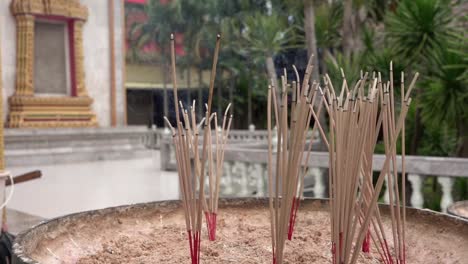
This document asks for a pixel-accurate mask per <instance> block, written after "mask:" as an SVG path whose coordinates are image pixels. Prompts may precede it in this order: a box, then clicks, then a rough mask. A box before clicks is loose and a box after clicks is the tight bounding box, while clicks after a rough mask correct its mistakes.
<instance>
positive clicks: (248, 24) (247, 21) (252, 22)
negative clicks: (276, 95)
mask: <svg viewBox="0 0 468 264" xmlns="http://www.w3.org/2000/svg"><path fill="white" fill-rule="evenodd" d="M243 27H244V28H243V31H242V33H241V39H242V43H243V44H244V49H241V50H240V52H241V53H243V55H244V56H246V57H247V58H255V59H258V58H259V57H260V58H264V60H265V66H266V70H267V73H268V78H269V79H270V80H271V81H272V83H273V85H274V86H275V87H276V88H277V89H278V88H279V84H278V76H277V74H276V69H275V64H274V60H273V58H274V56H275V55H276V54H278V53H279V52H280V51H282V50H284V49H287V48H291V47H294V46H293V45H291V44H290V43H293V40H294V36H293V34H292V30H293V28H291V27H288V24H287V20H286V18H285V17H282V16H279V15H278V14H276V13H272V14H271V15H264V14H261V13H258V12H257V13H254V14H252V15H248V16H246V17H245V18H244V21H243Z"/></svg>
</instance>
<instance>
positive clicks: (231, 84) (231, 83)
mask: <svg viewBox="0 0 468 264" xmlns="http://www.w3.org/2000/svg"><path fill="white" fill-rule="evenodd" d="M235 85H236V79H235V78H234V74H232V73H231V78H229V102H230V103H231V104H234V87H235Z"/></svg>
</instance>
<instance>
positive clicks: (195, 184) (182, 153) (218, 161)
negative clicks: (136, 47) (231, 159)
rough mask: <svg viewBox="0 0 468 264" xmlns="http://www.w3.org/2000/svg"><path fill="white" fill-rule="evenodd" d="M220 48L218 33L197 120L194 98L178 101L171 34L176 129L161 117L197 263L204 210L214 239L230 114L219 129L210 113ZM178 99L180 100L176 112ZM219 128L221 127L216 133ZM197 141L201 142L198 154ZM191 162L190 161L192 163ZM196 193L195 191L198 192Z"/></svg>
mask: <svg viewBox="0 0 468 264" xmlns="http://www.w3.org/2000/svg"><path fill="white" fill-rule="evenodd" d="M219 48H220V35H219V34H218V36H217V40H216V47H215V53H214V58H213V66H212V70H211V77H210V87H209V96H208V103H207V104H205V106H206V112H205V117H204V118H203V119H202V120H201V121H200V122H199V123H197V120H196V115H195V113H196V109H195V101H194V102H193V104H192V106H191V107H190V109H189V110H188V109H186V108H184V106H183V104H182V103H181V102H179V100H178V95H177V78H176V66H175V45H174V35H173V34H171V62H172V63H171V64H172V81H173V89H174V106H175V113H176V122H177V124H176V128H174V127H173V126H172V125H171V123H170V121H169V120H168V119H167V117H164V119H165V121H166V123H167V125H168V126H169V127H170V128H171V130H172V137H173V143H174V146H175V152H176V160H177V168H178V169H177V170H178V174H179V182H180V183H179V184H180V189H181V198H182V205H183V208H184V215H185V223H186V227H187V233H188V238H189V245H190V257H191V260H192V264H198V263H200V242H201V238H200V231H201V227H202V221H203V217H202V216H203V212H205V215H206V218H207V227H208V234H209V237H210V239H213V240H214V234H215V227H216V214H217V210H218V197H219V187H220V177H221V171H222V170H221V168H222V161H223V158H224V148H225V145H226V142H227V137H228V133H229V129H230V125H231V120H232V116H230V117H229V120H227V114H228V110H229V106H228V107H227V109H226V111H225V115H224V119H223V123H222V127H221V128H218V121H217V116H216V113H211V103H212V100H213V89H214V80H215V76H216V65H217V60H218V54H219ZM178 102H179V103H180V107H181V109H180V111H181V112H182V118H181V116H180V113H179V107H178ZM213 122H214V128H215V133H216V134H215V143H214V144H215V146H216V148H215V150H214V151H215V154H214V155H213V140H212V135H211V134H212V132H211V128H212V123H213ZM202 126H203V141H202V142H199V131H200V128H201V127H202ZM218 129H219V130H220V131H219V132H218ZM199 143H202V144H203V146H202V147H201V148H202V149H201V153H200V148H199ZM207 160H208V167H207V169H206V171H205V164H206V162H207ZM192 162H193V163H192ZM206 174H208V181H209V182H208V183H209V197H208V201H207V199H206V195H205V189H204V186H205V184H204V179H205V175H206ZM197 192H198V193H197Z"/></svg>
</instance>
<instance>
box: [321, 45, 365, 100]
mask: <svg viewBox="0 0 468 264" xmlns="http://www.w3.org/2000/svg"><path fill="white" fill-rule="evenodd" d="M362 62H363V57H362V55H361V54H360V53H354V54H352V55H351V56H350V57H349V58H346V57H345V56H344V55H343V54H342V53H337V54H336V55H335V57H334V59H333V58H326V59H325V63H326V66H327V69H328V75H329V76H330V79H331V81H332V84H333V86H334V87H335V91H337V90H338V91H339V90H340V89H341V83H342V80H343V78H342V77H341V69H343V72H344V73H345V77H346V80H347V82H348V86H353V85H354V84H355V83H356V82H357V81H358V80H359V78H360V73H361V70H362V68H361V67H362Z"/></svg>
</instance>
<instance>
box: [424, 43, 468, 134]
mask: <svg viewBox="0 0 468 264" xmlns="http://www.w3.org/2000/svg"><path fill="white" fill-rule="evenodd" d="M465 49H466V47H465ZM458 50H459V51H460V50H461V47H458ZM465 55H466V54H465ZM432 58H433V59H432V60H431V62H432V63H431V65H432V66H433V67H432V70H431V72H430V74H429V75H428V76H427V77H426V79H425V82H424V86H425V90H424V94H423V97H422V100H421V102H422V103H423V111H422V114H423V119H424V122H425V123H426V124H430V125H433V126H437V125H438V124H441V123H446V124H447V125H448V126H449V127H451V128H456V127H457V124H458V123H460V122H466V120H468V81H467V80H466V77H465V76H466V74H467V69H468V65H467V61H466V58H467V57H466V56H465V57H463V56H460V54H458V53H457V52H454V51H453V50H452V49H441V50H438V51H436V52H434V54H433V55H432Z"/></svg>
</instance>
